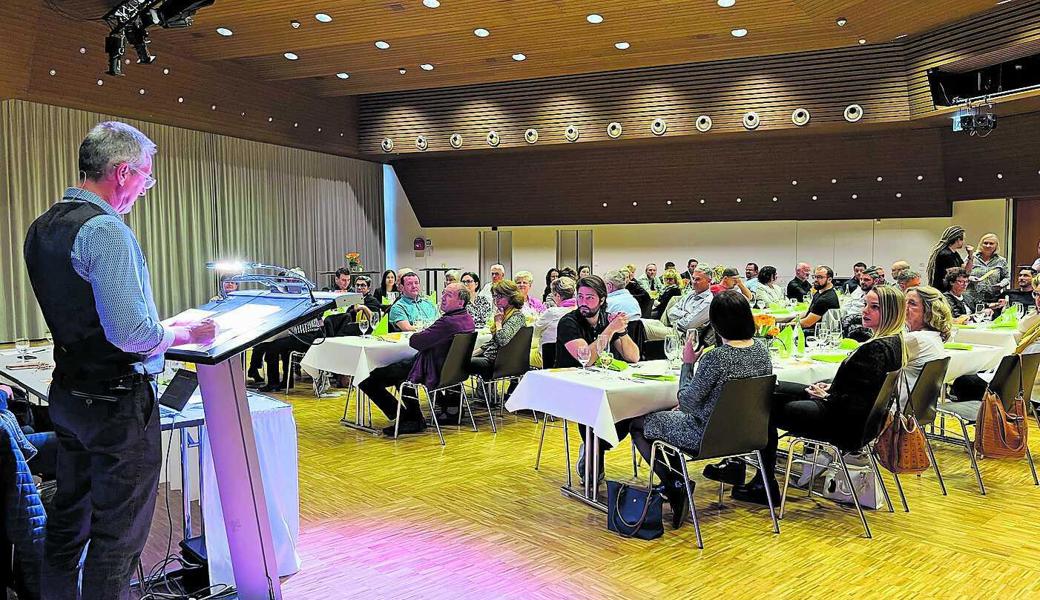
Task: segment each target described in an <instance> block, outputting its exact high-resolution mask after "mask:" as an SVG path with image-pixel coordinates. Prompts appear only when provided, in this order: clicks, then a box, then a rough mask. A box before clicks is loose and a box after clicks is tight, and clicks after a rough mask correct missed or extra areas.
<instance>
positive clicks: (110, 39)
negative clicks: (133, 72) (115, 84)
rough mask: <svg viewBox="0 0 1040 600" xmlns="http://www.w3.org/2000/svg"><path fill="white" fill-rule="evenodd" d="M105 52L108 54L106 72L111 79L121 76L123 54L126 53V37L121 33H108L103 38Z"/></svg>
mask: <svg viewBox="0 0 1040 600" xmlns="http://www.w3.org/2000/svg"><path fill="white" fill-rule="evenodd" d="M105 52H106V53H107V54H108V71H106V72H107V73H108V74H109V75H112V76H113V77H121V76H122V75H123V54H124V53H125V52H126V36H124V35H123V33H122V32H119V33H110V34H108V36H107V37H105Z"/></svg>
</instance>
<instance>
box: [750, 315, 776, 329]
mask: <svg viewBox="0 0 1040 600" xmlns="http://www.w3.org/2000/svg"><path fill="white" fill-rule="evenodd" d="M754 319H755V327H756V328H762V327H772V326H774V325H776V317H774V316H772V315H766V314H762V315H755V316H754Z"/></svg>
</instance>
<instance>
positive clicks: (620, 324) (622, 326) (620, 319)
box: [605, 312, 628, 335]
mask: <svg viewBox="0 0 1040 600" xmlns="http://www.w3.org/2000/svg"><path fill="white" fill-rule="evenodd" d="M607 320H608V323H607V328H606V330H605V331H609V332H610V335H614V334H615V333H621V332H622V331H626V330H627V329H628V315H627V314H625V313H621V312H619V313H613V314H610V315H607Z"/></svg>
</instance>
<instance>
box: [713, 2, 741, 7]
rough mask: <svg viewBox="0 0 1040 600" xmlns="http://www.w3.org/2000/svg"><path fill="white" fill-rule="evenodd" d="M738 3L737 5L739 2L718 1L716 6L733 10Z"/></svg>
mask: <svg viewBox="0 0 1040 600" xmlns="http://www.w3.org/2000/svg"><path fill="white" fill-rule="evenodd" d="M736 3H737V0H717V1H716V2H715V4H718V5H719V6H721V7H722V8H731V7H732V6H733V5H734V4H736Z"/></svg>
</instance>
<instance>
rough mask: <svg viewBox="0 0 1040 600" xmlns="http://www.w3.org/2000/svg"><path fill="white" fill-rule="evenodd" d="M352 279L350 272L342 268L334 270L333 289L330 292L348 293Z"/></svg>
mask: <svg viewBox="0 0 1040 600" xmlns="http://www.w3.org/2000/svg"><path fill="white" fill-rule="evenodd" d="M352 277H353V274H352V273H351V272H350V269H345V268H343V267H340V268H338V269H336V278H335V280H333V283H334V284H335V287H334V288H333V289H332V290H331V291H333V292H349V291H350V283H351V278H352Z"/></svg>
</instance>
